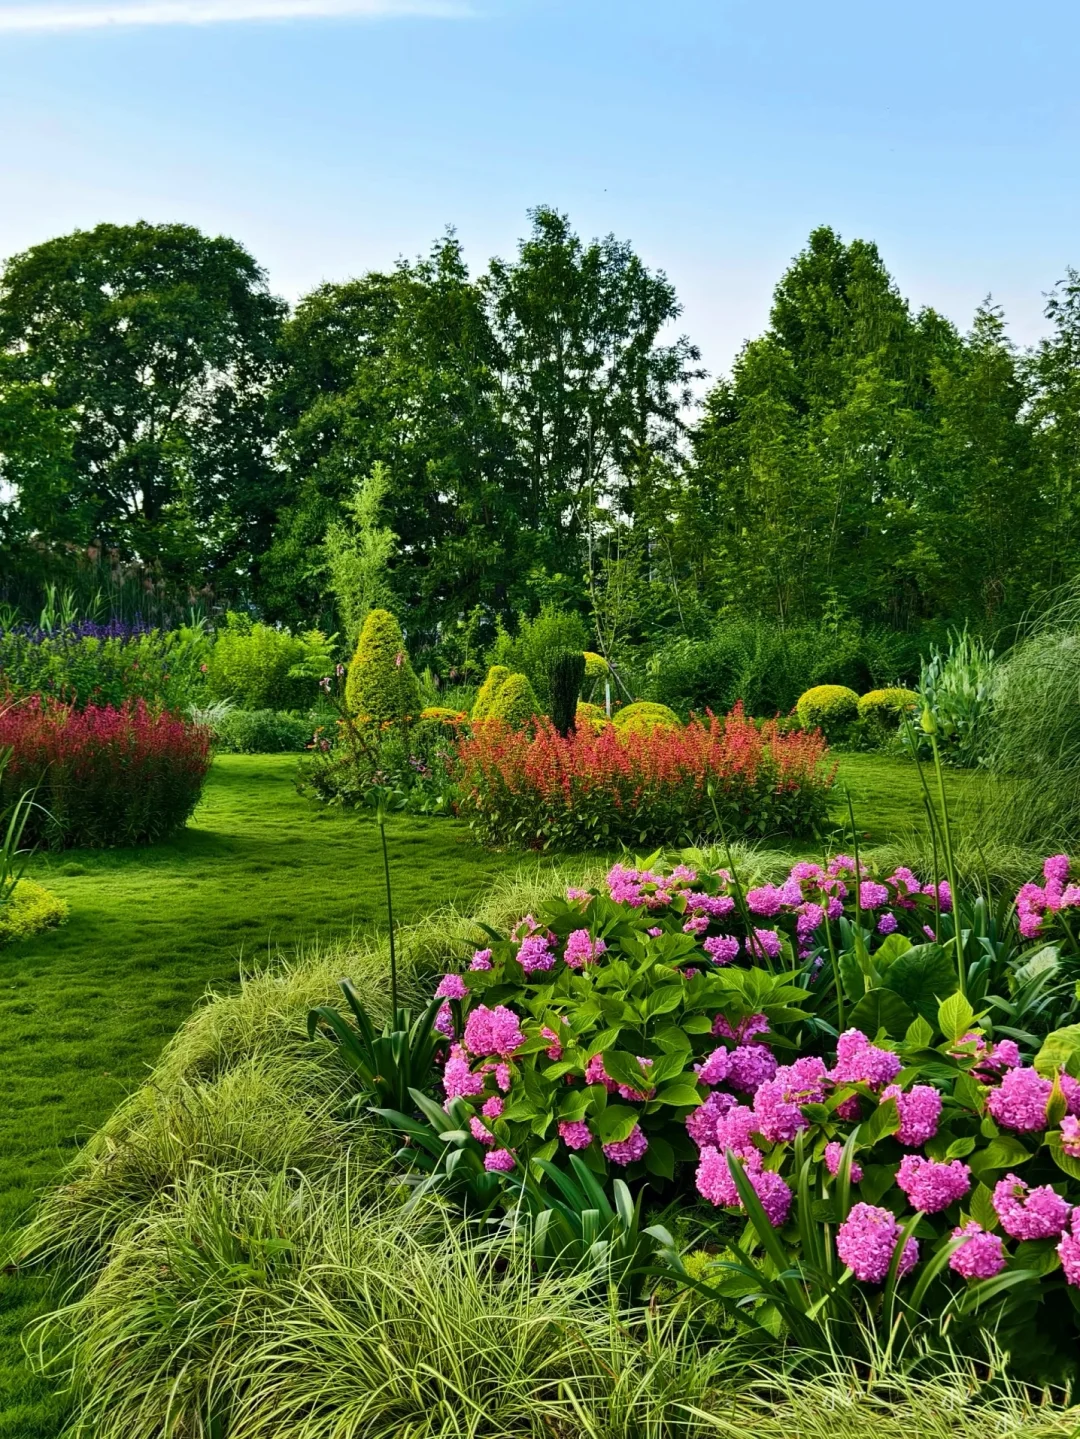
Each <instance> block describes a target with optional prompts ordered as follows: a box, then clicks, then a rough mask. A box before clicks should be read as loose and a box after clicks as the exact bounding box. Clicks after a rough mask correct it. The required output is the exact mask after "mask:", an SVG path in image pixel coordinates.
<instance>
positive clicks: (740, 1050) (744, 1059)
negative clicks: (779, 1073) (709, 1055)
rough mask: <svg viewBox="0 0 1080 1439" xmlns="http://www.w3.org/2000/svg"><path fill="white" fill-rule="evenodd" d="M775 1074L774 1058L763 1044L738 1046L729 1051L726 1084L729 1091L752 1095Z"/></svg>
mask: <svg viewBox="0 0 1080 1439" xmlns="http://www.w3.org/2000/svg"><path fill="white" fill-rule="evenodd" d="M775 1073H776V1056H775V1055H774V1054H773V1052H772V1050H771V1049H770V1048H769V1047H768V1045H765V1044H740V1045H739V1046H738V1047H737V1048H735V1049H733V1050H732V1051H731V1056H730V1060H729V1063H728V1072H727V1082H728V1086H729V1088H731V1089H738V1090H741V1091H743V1092H744V1093H746V1094H753V1093H754V1092H755V1091H756V1090H757V1089H758V1087H759V1086H760V1085H762V1084H764V1083H765V1081H766V1080H768V1079H772V1077H773V1075H774V1074H775Z"/></svg>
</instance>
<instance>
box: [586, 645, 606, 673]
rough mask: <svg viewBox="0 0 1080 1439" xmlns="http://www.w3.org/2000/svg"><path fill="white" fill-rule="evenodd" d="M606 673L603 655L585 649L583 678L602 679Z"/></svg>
mask: <svg viewBox="0 0 1080 1439" xmlns="http://www.w3.org/2000/svg"><path fill="white" fill-rule="evenodd" d="M607 673H608V662H607V660H606V659H605V658H604V656H603V655H598V654H596V653H595V652H594V651H593V650H586V651H585V678H586V679H587V680H602V679H603V678H604V676H605V675H606V674H607Z"/></svg>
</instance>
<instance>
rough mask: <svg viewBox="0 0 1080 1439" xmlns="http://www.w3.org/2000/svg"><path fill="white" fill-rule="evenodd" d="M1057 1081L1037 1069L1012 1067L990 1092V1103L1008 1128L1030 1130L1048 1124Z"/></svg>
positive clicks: (988, 1104) (1021, 1131)
mask: <svg viewBox="0 0 1080 1439" xmlns="http://www.w3.org/2000/svg"><path fill="white" fill-rule="evenodd" d="M1053 1088H1054V1086H1053V1082H1052V1081H1051V1080H1049V1079H1043V1077H1042V1075H1040V1074H1038V1073H1037V1072H1036V1071H1035V1070H1034V1069H1026V1068H1022V1067H1021V1068H1018V1069H1010V1070H1009V1071H1008V1073H1007V1074H1006V1075H1005V1076H1004V1078H1003V1079H1002V1081H1001V1084H1000V1085H999V1086H998V1088H997V1089H994V1090H992V1091H991V1092H990V1094H989V1096H988V1098H987V1101H986V1107H987V1108H988V1109H989V1111H990V1113H991V1114H992V1115H993V1116H994V1118H995V1119H996V1120H997V1122H998V1123H999V1124H1003V1125H1004V1126H1005V1128H1006V1129H1015V1130H1017V1131H1018V1132H1019V1133H1021V1134H1024V1133H1028V1132H1030V1131H1031V1130H1035V1129H1045V1128H1046V1105H1047V1101H1048V1100H1049V1098H1050V1093H1051V1091H1052V1090H1053Z"/></svg>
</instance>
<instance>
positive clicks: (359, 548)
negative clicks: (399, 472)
mask: <svg viewBox="0 0 1080 1439" xmlns="http://www.w3.org/2000/svg"><path fill="white" fill-rule="evenodd" d="M389 489H390V475H389V472H388V470H387V468H386V466H385V465H384V464H381V463H380V462H378V461H376V462H375V464H374V465H372V467H371V472H370V474H367V475H365V476H364V477H363V479H361V480H358V481H357V483H356V487H355V489H354V491H353V494H352V496H351V498H350V499H348V500H346V501H345V502H344V504H343V505H342V518H341V519H340V520H335V521H334V522H333V523H332V524H331V525H330V526H329V527H328V529H327V531H326V541H325V545H326V563H327V569H328V571H329V583H330V589H331V590H332V592H333V595H334V599H335V600H336V601H337V610H338V614H339V616H340V617H341V623H342V627H343V629H344V633H345V639H346V642H347V643H348V644H349V646H350V647H352V646H354V645H355V644H356V642H357V639H358V638H359V635H360V628H361V626H362V625H363V623H364V621H365V620H366V619H367V617H368V615H369V614H370V613H371V611H372V610H376V609H389V608H391V607H392V606H393V604H394V590H393V586H392V585H391V583H390V570H389V565H390V560H391V559H392V557H393V554H394V546H395V542H396V539H397V537H396V535H395V534H394V532H393V530H391V529H388V528H387V527H386V526H385V525H380V524H379V513H380V510H381V509H382V507H383V505H384V504H385V503H386V497H387V494H388V492H389Z"/></svg>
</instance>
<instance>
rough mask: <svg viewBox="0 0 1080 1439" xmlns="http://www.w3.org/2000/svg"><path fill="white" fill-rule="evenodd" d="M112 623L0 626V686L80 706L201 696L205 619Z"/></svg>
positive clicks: (178, 704) (180, 702)
mask: <svg viewBox="0 0 1080 1439" xmlns="http://www.w3.org/2000/svg"><path fill="white" fill-rule="evenodd" d="M42 618H45V616H43V617H42ZM43 628H44V627H43ZM88 629H89V630H90V632H89V633H88V632H87V630H88ZM115 629H116V631H117V632H116V633H109V628H108V627H100V628H99V627H93V626H79V627H74V626H72V625H70V624H67V625H65V624H63V623H57V624H56V625H55V627H53V628H51V629H50V630H48V631H47V632H45V633H41V634H37V633H33V632H31V633H27V632H24V631H21V630H18V629H8V630H6V631H0V685H2V686H3V687H4V688H5V689H7V690H9V691H10V692H11V693H12V694H15V695H33V694H45V695H55V696H57V697H58V698H63V699H65V700H68V701H71V702H73V703H75V704H76V705H78V706H80V707H82V706H84V705H87V704H90V703H94V704H106V705H114V706H119V705H121V704H123V703H124V701H125V700H127V699H145V700H147V701H148V702H150V703H162V704H164V705H166V706H167V707H168V708H170V709H183V708H185V707H186V706H187V705H188V704H190V703H191V702H192V701H196V700H198V699H199V698H200V697H201V696H202V695H203V693H204V691H205V687H206V685H205V679H204V675H203V672H202V666H203V665H204V664H206V662H207V661H208V660H209V659H210V655H211V650H212V639H211V636H210V634H209V632H208V631H207V629H206V627H205V625H203V624H202V623H200V622H193V623H191V624H186V625H180V626H178V627H177V628H175V629H171V630H160V629H154V630H149V631H139V630H134V631H127V630H125V629H124V627H123V626H116V627H115ZM95 630H96V632H95Z"/></svg>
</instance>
